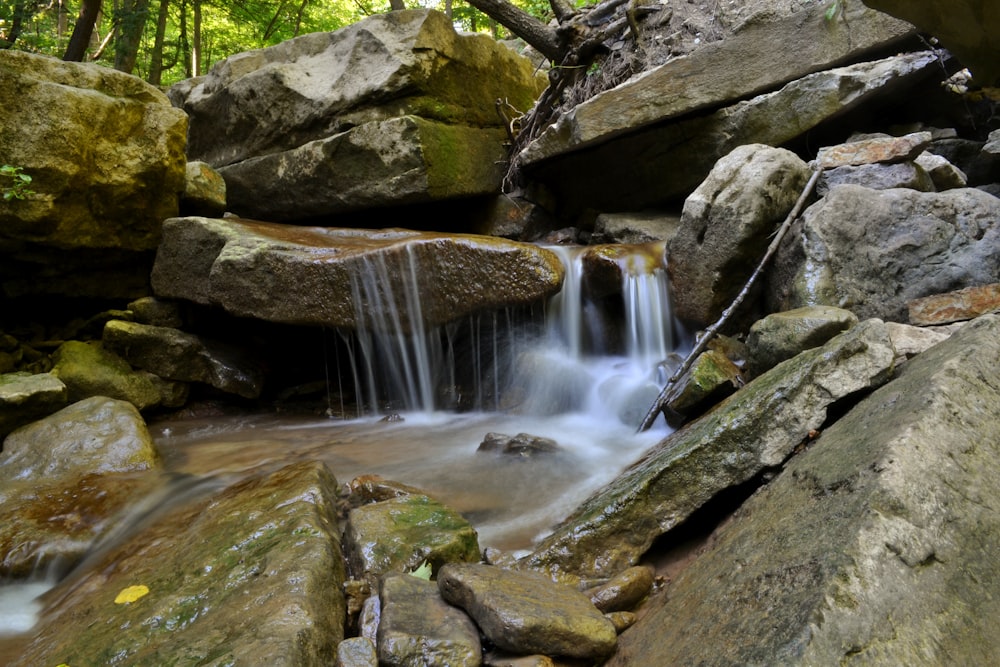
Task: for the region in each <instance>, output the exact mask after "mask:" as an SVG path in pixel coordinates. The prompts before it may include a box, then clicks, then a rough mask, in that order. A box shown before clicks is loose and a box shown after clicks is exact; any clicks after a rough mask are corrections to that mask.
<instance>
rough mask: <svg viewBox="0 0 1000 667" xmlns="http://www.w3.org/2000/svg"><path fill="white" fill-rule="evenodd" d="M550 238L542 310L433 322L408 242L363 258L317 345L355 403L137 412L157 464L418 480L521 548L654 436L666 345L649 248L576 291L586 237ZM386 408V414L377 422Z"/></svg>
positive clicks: (2, 597)
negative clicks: (350, 308) (241, 413)
mask: <svg viewBox="0 0 1000 667" xmlns="http://www.w3.org/2000/svg"><path fill="white" fill-rule="evenodd" d="M552 250H553V252H556V253H557V254H558V255H559V256H560V257H561V258H562V259H563V262H564V263H565V266H566V280H565V286H564V289H563V291H562V293H561V294H560V295H558V296H557V297H556V298H554V299H553V300H552V301H551V303H549V304H547V306H546V308H545V309H544V311H543V310H542V309H541V308H536V309H535V310H530V309H527V310H519V309H507V310H501V311H497V312H490V313H482V314H479V315H474V316H469V317H465V318H462V319H461V320H459V321H454V322H452V323H450V324H448V325H445V326H443V327H428V326H426V325H425V324H424V321H423V318H422V317H421V315H422V310H421V303H420V299H419V296H420V282H419V265H418V262H417V259H416V258H415V257H414V255H413V254H412V253H405V254H404V255H403V257H404V259H403V260H401V264H399V265H395V266H394V265H391V264H389V263H387V262H386V261H385V260H373V261H371V262H370V263H369V264H368V265H367V266H366V268H365V270H364V271H362V272H361V273H360V274H359V275H358V276H357V278H356V280H355V281H354V283H353V286H352V291H353V296H354V300H355V303H356V304H359V307H360V308H362V309H363V313H359V316H358V318H357V321H358V322H360V323H361V325H360V326H359V327H358V329H357V331H353V332H350V333H347V332H339V335H338V336H330V335H326V336H324V339H325V341H326V342H325V343H324V352H323V353H321V354H318V355H317V357H318V358H320V359H323V360H324V363H325V365H326V366H327V384H328V385H329V386H330V394H332V393H333V392H334V391H335V390H337V391H338V393H339V394H341V396H343V395H345V394H346V395H352V396H354V397H356V398H357V399H358V402H359V403H361V404H364V405H365V408H366V409H359V410H349V411H347V412H348V414H346V415H344V410H343V408H342V409H341V410H340V414H341V415H343V416H345V419H342V420H331V419H317V418H315V417H294V416H285V415H278V416H275V415H266V416H260V417H255V418H248V417H232V418H227V417H213V418H207V419H204V420H198V419H186V420H174V421H164V422H159V423H152V424H150V431H151V433H152V434H153V436H154V439H155V441H156V444H157V447H158V449H159V450H160V452H161V455H162V456H163V459H164V461H165V463H166V465H167V468H168V469H169V471H170V472H171V473H175V474H176V473H179V475H178V477H180V478H185V479H215V480H220V483H221V482H222V481H225V482H226V483H229V482H231V481H233V480H235V479H238V478H240V476H242V475H246V474H250V471H253V470H257V471H259V470H262V469H267V468H268V467H276V466H281V465H284V464H287V463H289V462H292V461H297V460H302V459H317V460H322V461H324V462H325V463H326V464H327V465H328V466H329V468H330V469H331V470H332V471H333V472H334V474H335V475H336V477H337V479H339V480H341V481H348V480H350V479H352V478H353V477H355V476H357V475H362V474H378V475H382V476H383V477H385V478H387V479H394V480H397V481H400V482H403V483H406V484H410V485H412V486H415V487H418V488H421V489H423V490H424V491H425V492H427V493H428V494H430V495H432V496H434V497H436V498H438V499H439V500H441V501H442V502H444V503H446V504H448V505H450V506H451V507H453V508H455V509H456V510H458V511H459V512H461V513H462V514H463V515H464V516H465V517H466V518H467V519H468V520H469V521H471V522H472V523H473V525H474V526H475V527H476V529H477V531H478V532H479V540H480V544H481V546H484V547H485V546H492V547H497V548H501V549H508V550H512V551H515V552H517V551H519V550H523V549H526V548H529V547H530V545H531V543H532V542H533V541H534V540H536V539H537V538H538V537H540V536H541V535H542V534H544V533H546V532H547V531H549V530H551V528H552V527H553V526H554V525H555V524H556V523H558V521H559V520H561V519H562V518H564V517H565V516H566V515H568V514H569V513H570V512H571V511H572V510H573V509H575V508H576V507H577V506H578V505H579V504H580V503H581V502H582V501H583V500H584V499H585V498H586V497H587V496H588V495H590V494H591V493H593V492H594V491H595V490H596V489H597V488H599V487H600V486H601V485H603V484H606V483H607V482H609V481H611V479H613V478H614V477H615V476H616V475H617V474H619V472H620V471H621V470H623V469H624V468H625V467H627V466H628V465H629V464H630V463H632V462H633V461H634V460H636V459H637V458H638V457H640V456H641V455H642V453H643V452H644V451H645V450H646V449H648V448H649V447H650V446H651V445H652V444H654V443H655V442H656V441H657V440H658V439H660V438H661V437H663V435H664V430H663V428H665V427H662V428H659V430H657V429H653V430H651V431H649V432H646V433H641V434H637V433H636V432H635V427H636V424H637V423H638V421H639V420H640V419H641V417H642V415H643V414H644V412H645V410H646V409H647V408H648V407H649V405H650V404H651V402H652V400H653V398H655V395H656V393H657V392H658V390H659V387H658V384H657V382H656V380H657V372H658V368H659V367H660V365H661V364H662V363H663V362H664V360H665V359H667V357H668V356H669V355H670V353H671V351H672V347H673V343H672V337H671V329H672V325H671V321H670V315H669V313H670V310H669V304H668V302H667V288H666V273H665V270H664V269H665V267H664V261H663V248H662V245H659V246H639V247H636V248H633V249H629V251H628V252H625V251H623V249H621V248H619V249H618V250H617V254H614V253H612V255H611V256H612V257H613V258H614V260H613V261H614V262H616V263H617V266H618V273H619V274H620V276H621V278H620V280H621V284H620V285H619V286H618V288H617V291H616V290H611V291H612V292H615V293H614V294H612V295H611V296H610V297H609V296H608V294H603V295H600V296H598V297H595V295H594V294H593V293H592V290H590V289H588V288H587V277H586V275H585V273H586V272H585V270H584V260H585V259H586V253H593V252H595V249H594V248H553V249H552ZM605 287H607V286H605ZM606 291H607V290H606ZM615 304H617V305H615ZM609 308H610V311H611V312H610V314H609V313H608V312H602V311H605V310H607V309H609ZM329 346H332V348H331V349H327V348H328V347H329ZM330 352H332V354H330ZM661 379H662V378H661ZM331 403H332V400H331ZM345 404H346V403H345ZM330 407H331V410H332V409H333V405H331V406H330ZM390 411H391V412H399V413H401V417H402V418H401V420H399V421H383V420H381V419H379V417H380V416H381V415H383V414H386V413H387V412H390ZM373 415H374V416H373ZM488 433H507V434H511V435H514V434H518V433H529V434H531V435H534V436H539V437H542V438H548V439H551V440H554V441H555V442H556V443H558V446H559V448H558V451H556V452H553V453H543V454H538V455H536V456H534V457H533V458H531V459H530V463H529V462H528V460H526V459H524V458H522V457H521V456H512V455H500V454H495V453H491V452H480V451H478V449H479V445H480V443H481V442H483V440H484V437H485V436H486V434H488ZM171 488H173V487H171ZM25 591H26V592H25ZM35 592H36V591H35V590H34V589H20V588H18V589H14V588H8V589H6V590H0V607H4V606H11V607H12V608H14V607H16V608H17V609H16V611H17V612H22V611H23V612H24V615H19V614H14V615H11V616H10V617H9V618H6V619H5V618H4V617H2V616H0V636H2V635H3V634H4V632H3V630H4V628H3V627H2V626H4V625H7V626H9V627H8V628H7V630H8V631H10V630H18V629H24V628H25V627H27V626H28V625H30V623H31V622H32V621H33V618H34V614H35V613H36V612H37V610H36V609H32V608H31V606H30V598H31V596H32V594H33V593H35ZM15 595H24V596H26V597H24V598H23V600H22V598H17V601H14V600H15V598H14V597H12V596H15Z"/></svg>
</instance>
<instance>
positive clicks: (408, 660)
mask: <svg viewBox="0 0 1000 667" xmlns="http://www.w3.org/2000/svg"><path fill="white" fill-rule="evenodd" d="M379 595H380V597H381V604H382V619H381V622H380V623H379V626H378V658H379V664H380V665H387V666H392V667H408V666H410V665H449V666H450V665H455V667H465V666H468V667H478V665H480V664H482V655H481V654H482V646H481V644H480V642H479V631H478V630H477V629H476V626H475V624H474V623H473V622H472V620H470V619H469V617H468V616H466V615H465V614H464V613H462V611H461V610H459V609H456V608H455V607H453V606H451V605H449V604H447V603H446V602H445V601H444V600H442V599H441V595H440V594H439V593H438V587H437V585H436V584H434V583H431V582H429V581H424V580H422V579H418V578H416V577H411V576H410V575H407V574H393V575H389V576H386V577H384V578H383V579H382V582H381V586H380V590H379Z"/></svg>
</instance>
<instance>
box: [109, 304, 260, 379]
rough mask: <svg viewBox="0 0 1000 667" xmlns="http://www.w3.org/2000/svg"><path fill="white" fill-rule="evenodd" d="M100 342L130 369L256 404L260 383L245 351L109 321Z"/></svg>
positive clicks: (164, 330)
mask: <svg viewBox="0 0 1000 667" xmlns="http://www.w3.org/2000/svg"><path fill="white" fill-rule="evenodd" d="M102 340H103V343H104V347H105V348H107V349H108V350H110V351H112V352H116V353H118V354H120V355H122V357H124V358H125V359H126V360H127V361H128V362H129V363H130V364H131V365H133V366H135V367H136V368H141V369H143V370H146V371H149V372H150V373H153V374H155V375H156V376H158V377H161V378H165V379H168V380H175V381H177V382H178V383H183V382H202V383H204V384H207V385H210V386H212V387H215V388H216V389H220V390H222V391H225V392H229V393H232V394H236V395H237V396H243V397H244V398H256V397H257V396H259V395H260V392H261V387H262V385H263V382H264V378H263V372H262V370H261V368H260V364H259V363H258V362H256V361H254V360H253V359H252V358H251V357H250V356H249V354H248V353H247V351H246V350H245V349H243V348H240V347H237V346H234V345H231V344H225V343H220V342H218V341H213V340H209V339H205V338H203V337H201V336H197V335H195V334H191V333H187V332H184V331H180V330H179V329H174V328H172V327H159V326H152V325H149V324H139V323H137V322H125V321H122V320H114V321H111V322H108V323H107V325H105V327H104V334H103V336H102Z"/></svg>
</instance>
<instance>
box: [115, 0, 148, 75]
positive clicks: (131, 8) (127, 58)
mask: <svg viewBox="0 0 1000 667" xmlns="http://www.w3.org/2000/svg"><path fill="white" fill-rule="evenodd" d="M121 12H122V13H121V16H120V17H119V21H120V23H121V26H120V27H119V29H118V43H117V44H116V45H115V69H116V70H119V71H122V72H127V73H129V74H131V73H132V70H134V69H135V60H136V58H137V57H138V55H139V42H140V40H141V39H142V31H143V29H144V28H145V27H146V19H147V18H148V16H149V0H132V2H127V3H125V5H124V6H123V7H122V10H121Z"/></svg>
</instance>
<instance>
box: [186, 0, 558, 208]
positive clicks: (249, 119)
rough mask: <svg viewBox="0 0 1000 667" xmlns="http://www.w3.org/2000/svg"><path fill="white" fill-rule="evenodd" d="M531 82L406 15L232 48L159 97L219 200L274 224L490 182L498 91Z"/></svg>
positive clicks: (540, 82)
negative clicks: (165, 99)
mask: <svg viewBox="0 0 1000 667" xmlns="http://www.w3.org/2000/svg"><path fill="white" fill-rule="evenodd" d="M543 87H544V78H543V77H539V76H536V74H535V73H534V70H533V66H532V64H531V62H530V61H529V60H528V59H527V58H523V57H521V56H519V55H518V54H516V53H515V52H514V51H513V50H511V49H509V48H507V47H506V46H503V45H502V44H499V43H497V42H495V41H494V40H493V39H491V38H490V37H488V36H486V35H468V34H463V35H459V34H457V33H456V32H455V29H454V28H453V27H452V24H451V22H450V20H449V19H448V18H446V17H445V15H444V14H442V13H440V12H436V11H429V10H409V11H398V12H389V13H386V14H379V15H376V16H372V17H369V18H367V19H365V20H363V21H360V22H359V23H356V24H354V25H351V26H348V27H346V28H343V29H342V30H339V31H337V32H333V33H312V34H308V35H303V36H301V37H298V38H295V39H292V40H288V41H286V42H283V43H281V44H279V45H276V46H273V47H270V48H267V49H263V50H259V51H251V52H247V53H241V54H238V55H235V56H232V57H230V58H228V59H226V60H224V61H222V62H221V63H219V64H218V65H216V66H215V67H214V68H213V69H212V71H211V72H209V74H208V75H207V76H205V77H204V78H203V79H201V80H200V81H197V82H185V84H184V85H183V86H182V87H178V88H175V90H173V91H172V95H171V96H172V98H173V99H174V101H175V103H176V104H178V106H181V107H182V108H183V109H184V110H185V111H187V112H188V113H189V114H190V116H191V131H190V149H189V153H190V156H191V158H192V159H198V160H203V161H205V162H207V163H208V164H210V165H212V166H213V167H215V168H217V169H218V170H219V171H220V173H222V175H223V177H224V178H225V180H226V184H227V188H228V200H229V208H230V209H231V210H233V211H235V212H237V213H240V214H241V215H246V216H249V217H258V218H264V219H270V220H279V221H285V220H292V219H303V218H308V217H316V216H321V215H326V214H330V213H338V212H343V211H351V210H358V209H361V208H365V207H370V206H373V205H378V206H386V205H392V204H405V203H414V202H421V201H432V200H439V199H447V198H453V197H464V196H469V195H477V194H485V193H491V192H496V191H498V189H499V184H500V180H499V179H500V176H501V175H502V169H501V168H500V167H498V165H497V164H495V163H496V162H497V161H501V160H502V159H503V157H504V149H503V142H504V141H506V138H507V135H506V131H505V129H504V123H503V121H502V119H501V117H500V115H499V114H498V113H497V100H498V99H502V100H505V101H506V103H509V104H510V105H511V106H512V107H513V108H515V109H518V110H520V111H522V112H523V111H525V110H527V109H528V108H530V107H531V106H532V104H533V103H534V101H535V98H536V97H537V95H538V94H539V93H540V92H541V90H542V88H543ZM265 176H266V177H265Z"/></svg>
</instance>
